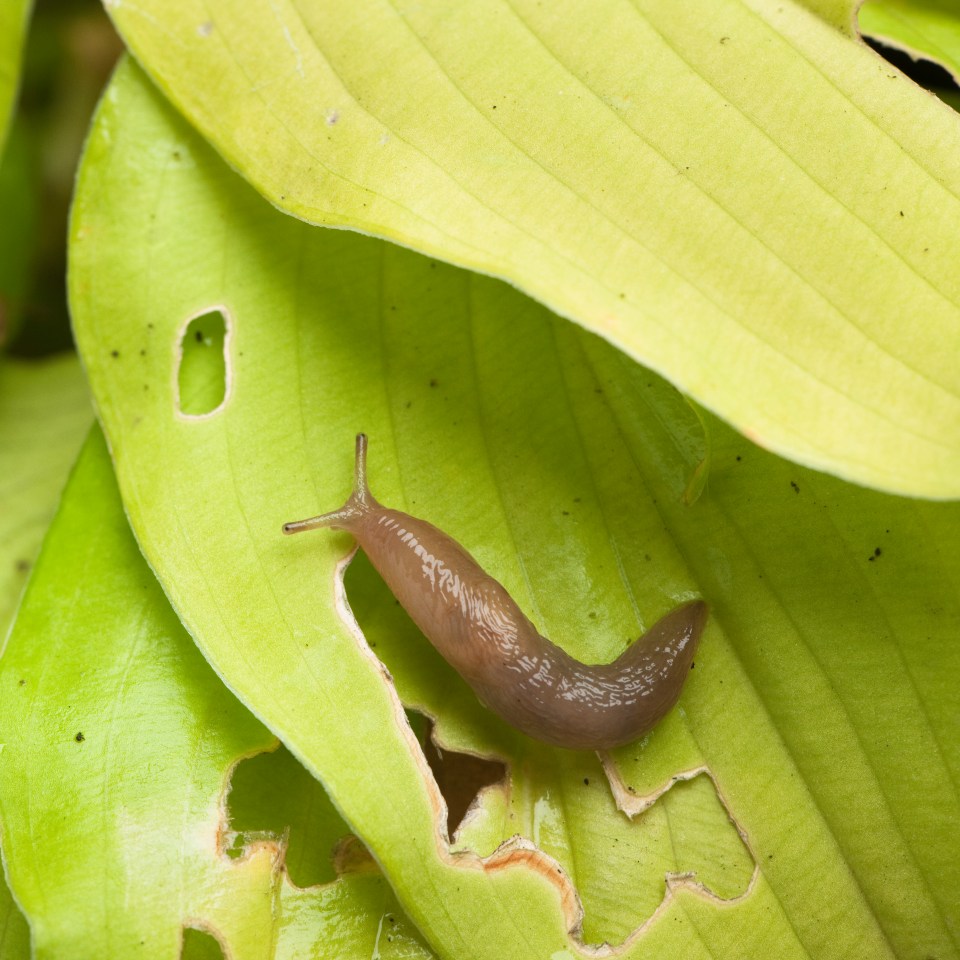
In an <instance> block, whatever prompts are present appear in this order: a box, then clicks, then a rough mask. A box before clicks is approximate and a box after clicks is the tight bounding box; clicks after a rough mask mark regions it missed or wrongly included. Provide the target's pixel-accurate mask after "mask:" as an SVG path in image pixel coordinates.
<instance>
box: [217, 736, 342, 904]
mask: <svg viewBox="0 0 960 960" xmlns="http://www.w3.org/2000/svg"><path fill="white" fill-rule="evenodd" d="M227 816H228V823H229V829H230V835H229V843H228V846H227V851H226V852H227V854H228V855H229V856H232V857H239V856H242V855H243V853H244V851H245V850H246V849H247V848H248V847H249V846H250V845H251V844H254V843H259V842H264V841H272V842H279V843H281V844H283V845H285V847H286V857H285V863H286V868H287V874H288V876H289V877H290V880H291V882H292V883H294V884H296V885H297V886H298V887H308V886H313V885H314V884H318V883H326V882H328V881H330V880H334V879H336V875H337V872H336V870H335V867H334V851H335V848H336V847H337V844H338V842H339V841H340V840H341V839H342V838H343V837H345V836H346V835H348V834H349V833H350V828H349V827H348V826H347V825H346V823H344V821H343V819H342V818H341V816H340V814H339V813H337V811H336V809H335V808H334V806H333V804H332V803H331V801H330V798H329V796H327V792H326V790H324V788H323V786H322V785H321V784H320V783H319V781H317V780H315V779H314V778H313V777H312V776H310V774H309V773H308V772H307V771H306V770H305V769H304V768H303V767H302V766H301V764H300V763H299V762H298V761H297V760H296V758H295V757H294V756H293V755H292V754H291V753H290V751H289V750H287V749H286V748H285V747H283V746H280V747H278V748H277V749H276V750H274V751H272V752H270V753H259V754H257V755H256V756H254V757H250V758H248V759H246V760H241V761H240V763H238V764H237V766H236V767H235V768H234V771H233V776H232V777H231V780H230V788H229V794H228V795H227Z"/></svg>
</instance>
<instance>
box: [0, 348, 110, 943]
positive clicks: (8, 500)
mask: <svg viewBox="0 0 960 960" xmlns="http://www.w3.org/2000/svg"><path fill="white" fill-rule="evenodd" d="M92 417H93V412H92V410H91V409H90V405H89V402H88V400H87V388H86V382H85V381H84V379H83V374H82V373H81V371H80V364H79V363H78V362H77V359H76V357H74V356H64V357H58V358H56V359H52V360H46V361H40V362H33V363H27V362H23V361H19V362H18V361H10V360H5V361H4V362H3V363H2V364H0V644H2V642H3V639H4V638H5V637H6V635H7V630H8V629H9V626H10V622H11V620H12V618H13V613H14V610H15V608H16V605H17V602H18V601H19V599H20V594H21V592H22V590H23V585H24V584H25V583H26V580H27V576H28V574H29V571H30V568H31V566H32V565H33V562H34V560H35V559H36V555H37V553H38V552H39V550H40V541H41V539H42V537H43V534H44V531H45V530H46V528H47V524H48V523H49V521H50V518H51V517H52V516H53V512H54V510H55V508H56V502H57V497H58V496H59V495H60V488H61V487H62V486H63V483H64V480H65V479H66V475H67V470H68V469H69V466H70V464H71V463H72V462H73V459H74V457H75V456H76V452H77V450H78V449H79V447H80V442H81V440H82V438H83V433H84V431H85V430H86V429H87V428H88V426H89V424H90V421H91V419H92ZM29 954H30V941H29V932H28V930H27V927H26V924H25V923H24V920H23V917H22V915H21V914H20V911H19V910H18V909H17V907H16V905H15V904H14V902H13V899H12V898H11V896H10V891H9V890H8V888H7V886H6V883H5V882H4V880H3V878H2V877H0V960H22V958H25V957H27V956H29Z"/></svg>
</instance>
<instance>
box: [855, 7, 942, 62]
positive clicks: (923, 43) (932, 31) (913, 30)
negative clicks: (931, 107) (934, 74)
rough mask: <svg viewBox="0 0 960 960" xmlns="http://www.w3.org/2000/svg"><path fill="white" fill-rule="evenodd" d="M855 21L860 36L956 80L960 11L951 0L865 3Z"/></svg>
mask: <svg viewBox="0 0 960 960" xmlns="http://www.w3.org/2000/svg"><path fill="white" fill-rule="evenodd" d="M859 20H860V29H861V30H863V32H864V33H866V34H869V35H870V36H871V37H876V38H877V39H878V40H882V41H883V42H884V43H888V44H890V45H891V46H894V47H899V48H900V49H901V50H905V51H906V52H907V53H909V54H910V55H911V56H912V57H914V58H918V57H923V58H924V59H927V60H933V61H934V62H935V63H939V64H940V65H941V66H943V67H946V69H947V70H949V71H950V72H951V73H952V74H953V75H954V77H956V78H957V79H960V9H958V7H957V4H956V3H954V2H953V0H867V3H865V4H864V5H863V6H862V7H861V8H860V14H859Z"/></svg>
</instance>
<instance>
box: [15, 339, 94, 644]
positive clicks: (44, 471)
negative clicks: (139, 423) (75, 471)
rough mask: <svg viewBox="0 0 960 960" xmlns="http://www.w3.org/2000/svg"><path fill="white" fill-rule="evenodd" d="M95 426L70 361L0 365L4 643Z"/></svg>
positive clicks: (68, 358)
mask: <svg viewBox="0 0 960 960" xmlns="http://www.w3.org/2000/svg"><path fill="white" fill-rule="evenodd" d="M92 420H93V410H92V409H91V406H90V401H89V398H88V391H87V384H86V380H85V379H84V376H83V371H82V370H81V369H80V364H79V362H78V361H77V358H76V357H75V356H73V355H72V354H69V355H64V356H61V357H56V358H53V359H50V360H43V361H32V362H25V361H16V360H4V361H3V363H2V364H0V639H2V638H3V637H4V636H6V633H7V628H8V627H9V626H10V621H11V620H12V619H13V612H14V610H15V608H16V606H17V601H18V600H19V599H20V594H21V593H22V592H23V587H24V584H25V583H26V582H27V576H28V574H29V571H30V568H31V566H32V565H33V561H34V560H35V559H36V556H37V554H38V553H39V551H40V542H41V540H42V539H43V535H44V532H45V531H46V529H47V525H48V524H49V523H50V519H51V518H52V517H53V513H54V510H55V509H56V506H57V498H58V497H59V496H60V490H61V488H62V487H63V484H64V481H65V480H66V477H67V472H68V470H69V469H70V465H71V464H72V463H73V461H74V459H75V458H76V455H77V451H78V450H79V449H80V444H81V443H82V441H83V436H84V434H85V433H86V431H87V430H88V429H89V426H90V423H91V421H92Z"/></svg>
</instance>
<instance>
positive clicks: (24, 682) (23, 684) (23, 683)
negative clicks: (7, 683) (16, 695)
mask: <svg viewBox="0 0 960 960" xmlns="http://www.w3.org/2000/svg"><path fill="white" fill-rule="evenodd" d="M26 683H27V681H26V680H21V681H20V684H19V685H20V686H21V687H23V686H25V685H26Z"/></svg>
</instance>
